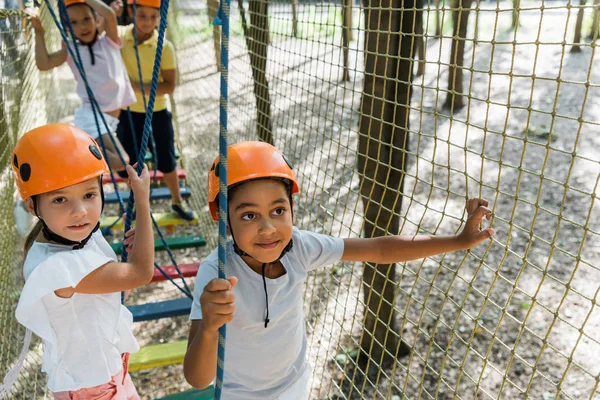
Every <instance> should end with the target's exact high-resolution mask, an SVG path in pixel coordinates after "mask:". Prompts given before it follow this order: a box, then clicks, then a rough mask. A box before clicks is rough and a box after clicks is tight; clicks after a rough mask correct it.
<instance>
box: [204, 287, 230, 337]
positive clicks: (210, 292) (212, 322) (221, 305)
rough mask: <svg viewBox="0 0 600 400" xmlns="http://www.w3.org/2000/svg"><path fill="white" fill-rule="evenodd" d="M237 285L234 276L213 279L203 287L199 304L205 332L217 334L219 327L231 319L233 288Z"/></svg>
mask: <svg viewBox="0 0 600 400" xmlns="http://www.w3.org/2000/svg"><path fill="white" fill-rule="evenodd" d="M237 283H238V279H237V278H236V277H234V276H232V277H229V278H227V279H219V278H215V279H213V280H212V281H210V282H209V283H208V284H207V285H206V286H205V287H204V292H203V293H202V295H201V296H200V304H201V305H202V320H203V323H204V330H205V331H206V332H213V333H217V332H218V331H219V328H220V327H221V326H223V325H224V324H226V323H228V322H231V320H232V319H233V315H234V312H235V304H234V301H235V295H234V294H233V287H234V286H235V285H236V284H237Z"/></svg>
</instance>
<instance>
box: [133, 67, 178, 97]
mask: <svg viewBox="0 0 600 400" xmlns="http://www.w3.org/2000/svg"><path fill="white" fill-rule="evenodd" d="M160 73H161V74H162V77H163V81H162V82H159V83H158V86H156V95H157V96H164V95H167V94H168V95H172V94H173V93H174V92H175V86H176V85H177V70H176V69H168V70H161V71H160ZM134 90H135V91H136V92H139V93H141V92H142V84H139V83H138V84H137V85H135V86H134ZM144 93H146V97H148V96H149V95H150V85H144Z"/></svg>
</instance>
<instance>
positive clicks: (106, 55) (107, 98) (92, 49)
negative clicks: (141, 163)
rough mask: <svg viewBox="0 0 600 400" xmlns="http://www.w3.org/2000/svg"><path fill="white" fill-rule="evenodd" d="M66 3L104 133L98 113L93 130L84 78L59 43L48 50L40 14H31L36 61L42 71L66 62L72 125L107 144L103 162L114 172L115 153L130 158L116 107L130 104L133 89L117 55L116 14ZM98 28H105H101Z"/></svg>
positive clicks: (73, 0) (85, 2) (95, 4)
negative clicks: (73, 84)
mask: <svg viewBox="0 0 600 400" xmlns="http://www.w3.org/2000/svg"><path fill="white" fill-rule="evenodd" d="M65 5H66V7H67V13H68V16H69V19H70V21H71V25H72V26H73V32H74V34H75V37H76V39H77V43H76V46H77V47H78V49H79V55H80V57H81V63H82V67H83V70H84V72H85V75H86V79H87V82H88V83H89V86H90V89H91V91H92V93H93V94H94V97H95V98H96V101H97V102H98V105H99V107H100V110H101V112H102V114H103V117H104V120H105V121H106V124H107V125H108V131H107V130H106V126H105V125H104V123H103V122H102V119H101V118H100V117H98V122H99V125H100V126H99V128H100V130H98V126H97V125H96V118H95V116H94V111H93V106H92V102H91V100H90V98H89V96H88V93H87V89H86V85H85V82H84V80H83V77H82V76H81V74H80V72H79V69H78V68H77V66H76V64H75V62H74V60H73V58H72V57H71V54H70V53H69V51H68V50H67V48H66V45H65V44H64V43H63V44H62V48H61V49H60V50H58V51H55V52H52V53H49V52H48V50H47V49H46V41H45V39H44V27H43V26H42V23H41V22H40V20H39V18H38V17H37V16H36V15H32V18H31V23H32V26H33V29H34V30H35V62H36V65H37V67H38V69H40V70H41V71H48V70H51V69H53V68H56V67H58V66H59V65H62V64H64V63H65V61H66V62H67V64H68V65H69V67H70V68H71V71H72V72H73V76H74V77H75V80H76V81H77V95H78V96H79V98H80V99H81V102H82V104H81V105H80V106H79V108H77V109H76V110H75V116H74V122H73V123H74V124H75V126H77V127H78V128H80V129H82V130H83V131H85V132H87V133H88V134H89V135H90V136H92V137H93V138H94V139H96V140H98V137H99V136H102V138H101V139H100V140H101V141H102V144H103V145H104V146H105V148H106V152H107V162H108V163H109V165H110V166H111V168H113V170H115V171H121V170H124V169H125V166H124V165H123V162H122V161H121V157H119V152H120V153H121V156H122V157H123V159H124V161H125V163H126V164H127V163H129V158H128V156H127V154H126V153H125V151H124V150H123V147H122V146H121V144H120V142H119V140H118V138H117V137H116V136H115V132H116V131H117V126H118V124H119V113H120V111H121V108H123V107H127V106H128V105H130V104H132V103H133V102H135V93H134V92H133V88H132V87H131V82H130V81H129V76H128V75H127V71H125V66H124V65H123V59H122V58H121V50H120V49H121V39H119V33H118V29H117V17H116V15H115V12H114V11H113V9H112V8H111V7H109V6H107V5H106V4H104V3H103V2H102V1H101V0H65ZM101 21H102V22H101ZM102 29H103V30H104V32H101V30H102ZM111 136H112V139H111ZM113 141H114V142H113Z"/></svg>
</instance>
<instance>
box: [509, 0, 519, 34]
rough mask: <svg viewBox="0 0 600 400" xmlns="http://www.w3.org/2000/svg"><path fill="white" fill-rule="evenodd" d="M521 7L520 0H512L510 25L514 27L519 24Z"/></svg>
mask: <svg viewBox="0 0 600 400" xmlns="http://www.w3.org/2000/svg"><path fill="white" fill-rule="evenodd" d="M520 7H521V0H513V9H512V22H511V25H510V27H511V28H513V29H514V28H516V27H517V26H519V8H520Z"/></svg>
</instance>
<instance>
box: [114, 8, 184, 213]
mask: <svg viewBox="0 0 600 400" xmlns="http://www.w3.org/2000/svg"><path fill="white" fill-rule="evenodd" d="M113 4H114V3H113ZM127 4H128V11H129V16H130V17H131V18H132V20H133V19H135V23H134V24H131V25H129V26H127V27H125V28H122V29H121V30H120V33H121V39H122V40H123V47H122V48H121V55H122V56H123V62H124V63H125V68H126V69H127V73H128V74H129V79H130V80H131V82H133V89H134V90H135V94H136V97H137V99H136V102H135V103H134V104H132V105H131V106H130V112H131V121H132V122H133V132H132V129H131V123H130V121H129V112H127V110H126V109H123V110H122V111H121V115H120V117H119V128H118V130H117V135H118V137H119V140H120V141H121V143H122V144H123V148H124V149H125V151H126V152H127V154H129V158H130V159H131V160H134V159H135V158H136V157H135V155H136V153H137V152H138V151H139V149H138V148H136V147H137V146H136V144H137V145H139V143H141V141H142V135H143V133H144V124H145V121H146V108H145V105H144V99H143V96H142V90H144V93H145V95H146V101H147V100H148V95H149V93H150V86H149V85H150V82H151V81H152V72H153V69H154V58H155V57H156V48H157V46H158V31H157V30H156V28H157V26H158V23H159V22H160V10H159V9H160V0H137V1H136V2H135V6H136V7H135V8H136V9H135V15H134V13H133V11H134V10H133V0H128V1H127ZM136 40H137V53H138V55H139V63H140V65H139V68H140V70H141V75H142V82H140V74H139V71H138V57H137V55H136ZM176 83H177V69H176V60H175V50H174V47H173V44H172V43H171V42H169V41H168V40H166V39H165V40H164V42H163V52H162V58H161V61H160V72H159V75H158V87H157V88H156V99H155V102H154V110H153V115H152V135H153V137H154V142H155V144H156V146H155V149H156V154H155V156H156V161H157V166H156V168H157V169H158V170H159V171H161V172H162V173H163V174H164V175H163V176H164V178H163V179H164V182H165V183H166V185H167V187H168V188H169V191H170V192H171V208H172V209H173V211H175V212H176V213H177V215H179V217H180V218H181V219H183V220H186V221H191V220H193V219H194V213H193V212H192V211H191V210H189V209H187V208H186V207H185V206H184V204H183V199H182V197H181V191H180V188H179V178H178V176H177V171H176V168H177V158H176V156H175V130H174V129H173V117H172V115H171V112H170V111H169V110H168V109H167V96H171V95H173V92H174V91H175V85H176ZM151 150H154V149H151Z"/></svg>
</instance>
